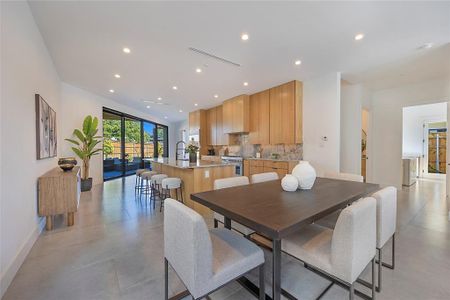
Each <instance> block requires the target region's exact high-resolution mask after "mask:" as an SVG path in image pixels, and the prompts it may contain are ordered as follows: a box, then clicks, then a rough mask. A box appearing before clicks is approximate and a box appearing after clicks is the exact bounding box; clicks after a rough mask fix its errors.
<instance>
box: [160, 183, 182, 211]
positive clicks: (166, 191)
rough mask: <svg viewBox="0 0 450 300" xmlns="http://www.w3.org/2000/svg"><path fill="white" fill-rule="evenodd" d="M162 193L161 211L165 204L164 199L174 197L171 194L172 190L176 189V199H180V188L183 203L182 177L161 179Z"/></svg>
mask: <svg viewBox="0 0 450 300" xmlns="http://www.w3.org/2000/svg"><path fill="white" fill-rule="evenodd" d="M161 188H162V195H161V206H160V207H159V211H162V207H163V205H164V200H165V199H166V198H172V197H171V195H170V191H171V190H175V199H177V200H180V199H178V190H180V195H181V197H180V198H181V203H183V202H184V201H183V189H182V188H181V179H180V178H177V177H168V178H164V179H163V180H162V181H161Z"/></svg>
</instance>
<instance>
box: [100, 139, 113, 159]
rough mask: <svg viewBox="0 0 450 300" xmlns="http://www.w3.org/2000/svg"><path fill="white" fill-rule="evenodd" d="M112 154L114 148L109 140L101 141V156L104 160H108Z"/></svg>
mask: <svg viewBox="0 0 450 300" xmlns="http://www.w3.org/2000/svg"><path fill="white" fill-rule="evenodd" d="M113 152H114V146H113V143H112V142H111V140H104V141H103V154H104V155H105V157H106V158H108V156H109V155H111V154H113Z"/></svg>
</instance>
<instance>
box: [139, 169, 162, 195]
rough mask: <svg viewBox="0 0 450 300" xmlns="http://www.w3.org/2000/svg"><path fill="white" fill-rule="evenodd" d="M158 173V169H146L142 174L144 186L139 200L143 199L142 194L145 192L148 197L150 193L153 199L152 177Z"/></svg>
mask: <svg viewBox="0 0 450 300" xmlns="http://www.w3.org/2000/svg"><path fill="white" fill-rule="evenodd" d="M156 174H158V172H156V171H145V172H143V173H142V174H141V181H142V187H141V189H140V193H139V200H141V198H142V194H144V195H145V197H146V198H147V196H148V195H150V200H151V199H152V198H151V194H152V189H151V184H152V182H151V179H152V176H154V175H156ZM144 181H145V183H144Z"/></svg>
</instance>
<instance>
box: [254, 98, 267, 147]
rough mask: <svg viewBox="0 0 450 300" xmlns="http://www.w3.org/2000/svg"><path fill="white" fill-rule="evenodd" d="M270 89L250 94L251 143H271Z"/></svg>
mask: <svg viewBox="0 0 450 300" xmlns="http://www.w3.org/2000/svg"><path fill="white" fill-rule="evenodd" d="M269 123H270V90H265V91H262V92H259V93H256V94H253V95H251V96H250V132H249V141H250V143H251V144H261V145H268V144H269V143H270V140H269V134H270V126H269Z"/></svg>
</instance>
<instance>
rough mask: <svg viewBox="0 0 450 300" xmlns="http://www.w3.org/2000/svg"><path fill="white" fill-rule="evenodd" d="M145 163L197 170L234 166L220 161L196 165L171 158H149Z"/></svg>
mask: <svg viewBox="0 0 450 300" xmlns="http://www.w3.org/2000/svg"><path fill="white" fill-rule="evenodd" d="M144 160H145V161H149V162H155V163H159V164H163V165H167V166H171V167H175V168H180V169H195V168H212V167H224V166H230V165H234V164H233V163H224V162H219V161H217V162H216V161H206V160H197V162H196V163H189V161H184V160H175V159H169V158H148V159H144Z"/></svg>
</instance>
